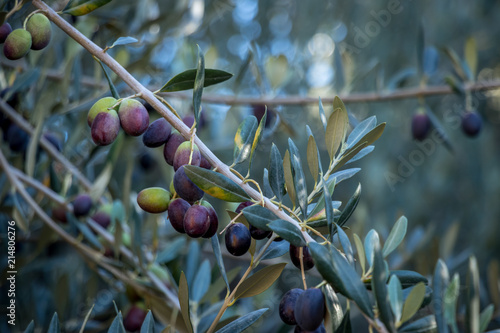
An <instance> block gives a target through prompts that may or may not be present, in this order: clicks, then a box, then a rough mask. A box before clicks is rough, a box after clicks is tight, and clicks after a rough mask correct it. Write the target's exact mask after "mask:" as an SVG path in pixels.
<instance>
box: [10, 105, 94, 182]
mask: <svg viewBox="0 0 500 333" xmlns="http://www.w3.org/2000/svg"><path fill="white" fill-rule="evenodd" d="M0 110H2V112H3V113H4V114H5V115H7V117H9V118H10V120H12V121H13V122H14V123H16V125H18V126H19V127H20V128H21V129H23V130H24V131H25V132H27V133H28V134H29V135H33V133H34V132H35V129H34V128H33V126H31V125H30V124H29V123H28V122H27V121H26V120H25V119H24V118H23V117H22V116H21V115H20V114H18V113H17V112H16V110H14V109H13V108H12V107H11V106H10V105H9V104H7V103H5V102H4V101H3V100H2V99H0ZM39 142H40V146H41V147H42V148H43V149H44V150H45V151H46V152H47V153H48V154H49V155H50V156H51V157H52V158H53V159H55V160H56V161H58V162H59V163H61V164H62V165H63V166H64V167H65V168H66V169H67V170H68V171H69V172H71V173H72V174H73V175H74V176H75V177H76V178H77V179H78V180H79V181H80V183H81V184H82V185H83V187H84V188H85V189H86V190H87V191H88V190H90V188H91V187H92V183H91V182H90V181H89V180H88V179H87V178H86V177H85V176H84V175H83V174H82V173H81V172H80V170H79V169H78V168H77V167H76V166H74V165H73V164H72V163H71V162H70V161H69V160H68V159H67V158H66V157H65V156H64V155H63V154H61V153H60V152H59V151H58V150H57V149H56V148H55V147H54V146H53V145H52V144H51V143H50V141H48V140H47V139H45V138H44V137H43V136H41V137H40V138H39Z"/></svg>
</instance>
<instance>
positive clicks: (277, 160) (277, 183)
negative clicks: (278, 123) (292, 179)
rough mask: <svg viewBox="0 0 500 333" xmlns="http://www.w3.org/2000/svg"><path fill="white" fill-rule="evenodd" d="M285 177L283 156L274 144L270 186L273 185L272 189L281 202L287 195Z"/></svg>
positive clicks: (270, 163) (270, 165) (270, 167)
mask: <svg viewBox="0 0 500 333" xmlns="http://www.w3.org/2000/svg"><path fill="white" fill-rule="evenodd" d="M284 175H285V172H284V170H283V161H282V159H281V154H280V151H279V149H278V147H276V145H275V144H274V142H273V144H272V146H271V156H270V159H269V184H270V185H271V189H272V190H273V193H274V195H275V196H276V198H277V199H278V201H279V202H281V201H282V200H283V196H284V195H285V193H286V191H285V176H284Z"/></svg>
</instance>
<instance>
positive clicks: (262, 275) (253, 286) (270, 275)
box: [234, 263, 286, 299]
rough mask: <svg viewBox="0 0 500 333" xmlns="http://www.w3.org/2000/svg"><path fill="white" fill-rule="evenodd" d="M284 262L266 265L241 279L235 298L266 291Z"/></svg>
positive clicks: (275, 278)
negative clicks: (243, 279)
mask: <svg viewBox="0 0 500 333" xmlns="http://www.w3.org/2000/svg"><path fill="white" fill-rule="evenodd" d="M285 266H286V263H280V264H275V265H271V266H267V267H265V268H263V269H261V270H260V271H258V272H255V273H254V274H253V275H251V276H250V277H248V278H246V279H245V281H243V282H242V283H241V284H240V286H239V288H238V289H237V291H236V294H235V295H234V298H235V299H239V298H245V297H252V296H255V295H258V294H260V293H262V292H264V291H266V290H267V289H268V288H269V287H270V286H271V285H272V284H273V283H274V281H276V280H277V279H278V278H279V277H280V275H281V272H282V271H283V269H284V268H285Z"/></svg>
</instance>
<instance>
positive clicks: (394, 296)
mask: <svg viewBox="0 0 500 333" xmlns="http://www.w3.org/2000/svg"><path fill="white" fill-rule="evenodd" d="M387 290H388V292H389V300H390V304H391V309H392V313H393V314H394V319H395V322H396V323H397V322H399V321H400V320H401V314H402V311H403V288H402V287H401V283H400V282H399V279H398V277H397V276H396V275H391V278H390V279H389V284H388V285H387Z"/></svg>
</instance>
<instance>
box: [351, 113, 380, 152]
mask: <svg viewBox="0 0 500 333" xmlns="http://www.w3.org/2000/svg"><path fill="white" fill-rule="evenodd" d="M376 125H377V117H376V116H371V117H368V118H366V119H365V120H363V121H362V122H360V123H359V124H358V125H356V127H354V129H353V130H352V132H351V134H349V136H348V137H347V142H346V145H347V149H350V148H352V147H354V146H356V145H357V143H361V142H363V141H361V138H362V137H363V136H365V134H366V133H368V132H370V131H371V130H372V129H374V128H375V126H376Z"/></svg>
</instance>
